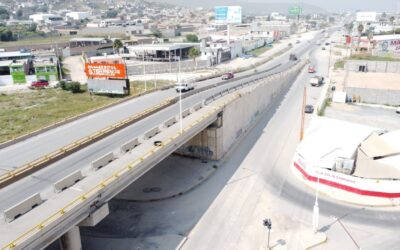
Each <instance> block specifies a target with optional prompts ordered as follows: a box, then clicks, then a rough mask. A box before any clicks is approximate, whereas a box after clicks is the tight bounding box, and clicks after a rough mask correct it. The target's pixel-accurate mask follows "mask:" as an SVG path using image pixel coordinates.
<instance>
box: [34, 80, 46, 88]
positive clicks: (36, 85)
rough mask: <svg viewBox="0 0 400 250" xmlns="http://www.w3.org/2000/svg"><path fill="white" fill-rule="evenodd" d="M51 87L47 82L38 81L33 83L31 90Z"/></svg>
mask: <svg viewBox="0 0 400 250" xmlns="http://www.w3.org/2000/svg"><path fill="white" fill-rule="evenodd" d="M48 86H49V82H48V81H47V80H38V81H34V82H32V83H31V88H45V87H48Z"/></svg>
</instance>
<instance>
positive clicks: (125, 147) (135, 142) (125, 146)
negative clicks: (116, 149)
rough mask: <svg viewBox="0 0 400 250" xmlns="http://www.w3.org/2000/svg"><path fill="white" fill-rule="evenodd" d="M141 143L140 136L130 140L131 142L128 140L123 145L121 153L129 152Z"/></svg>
mask: <svg viewBox="0 0 400 250" xmlns="http://www.w3.org/2000/svg"><path fill="white" fill-rule="evenodd" d="M139 145H140V142H139V139H138V138H135V139H133V140H130V141H129V142H127V143H125V144H123V145H122V146H121V153H126V152H129V151H131V150H132V149H134V148H135V147H137V146H139Z"/></svg>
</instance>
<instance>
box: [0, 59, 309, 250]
mask: <svg viewBox="0 0 400 250" xmlns="http://www.w3.org/2000/svg"><path fill="white" fill-rule="evenodd" d="M304 65H305V61H302V62H300V63H298V64H295V65H290V69H287V68H286V69H283V70H282V71H281V72H279V73H269V72H263V73H260V74H256V75H253V76H252V77H248V78H245V79H242V80H243V81H242V82H236V83H231V84H226V85H223V86H221V88H220V91H219V92H217V93H209V94H208V95H205V96H204V95H199V94H196V95H194V97H195V96H197V95H198V98H199V100H196V102H195V104H194V105H190V104H191V103H185V105H184V110H183V112H182V118H183V119H182V130H181V126H180V121H179V117H177V116H176V115H172V116H170V114H171V113H169V112H171V111H172V114H176V110H177V106H178V105H177V104H175V105H172V106H170V107H168V108H166V109H165V110H163V112H157V113H156V114H154V115H153V116H154V117H155V121H157V122H158V124H157V125H156V126H152V127H150V126H145V128H146V130H145V131H144V133H140V134H137V133H132V131H128V133H124V131H125V130H123V131H120V132H117V134H121V135H122V136H123V137H124V138H125V139H126V141H125V143H123V144H118V143H117V144H115V147H114V149H113V150H112V151H110V152H107V153H106V154H103V155H102V156H101V157H98V158H97V159H95V160H93V161H91V162H90V164H88V165H82V166H80V168H78V169H77V170H74V169H69V171H68V172H66V173H64V175H63V176H64V177H63V178H61V179H58V180H57V181H55V182H53V183H51V185H50V186H51V188H50V189H45V190H42V191H41V192H36V193H33V194H31V195H30V196H29V197H27V198H26V199H24V200H22V201H21V202H19V203H17V204H16V205H13V206H11V207H8V208H6V209H5V210H4V212H3V217H4V218H3V222H2V223H1V224H0V233H1V235H2V237H1V239H0V246H1V247H2V248H1V249H13V248H16V249H22V248H27V249H37V248H44V247H46V246H47V245H49V244H50V243H52V242H53V241H54V240H55V239H58V238H59V237H62V239H63V242H64V245H65V247H66V248H68V249H77V248H78V249H79V247H80V239H79V228H78V227H77V226H94V225H96V224H97V223H98V222H99V221H101V219H102V218H104V217H105V216H106V215H107V214H108V206H107V202H108V201H109V200H110V199H112V198H113V197H114V196H115V195H116V194H118V193H119V192H121V191H122V190H123V189H124V188H126V187H127V186H128V185H130V184H131V183H132V182H133V181H135V180H136V179H137V178H139V177H140V176H141V175H143V174H144V173H145V172H146V171H148V170H149V169H151V168H152V167H153V166H154V165H156V164H157V163H158V162H160V161H161V160H163V159H164V158H166V157H167V156H168V155H170V154H172V153H174V152H175V151H177V150H179V152H180V153H181V154H182V153H183V154H187V155H192V156H197V157H203V158H211V159H219V158H221V157H222V156H223V155H224V154H225V153H226V152H227V151H228V149H229V147H230V146H231V145H232V144H233V143H234V142H235V140H236V138H238V137H239V136H240V135H241V134H242V133H245V131H246V130H247V129H248V128H249V126H251V124H252V123H253V122H254V121H255V120H257V118H258V116H260V114H261V113H262V112H263V111H264V110H266V109H268V107H269V105H271V103H273V102H276V101H279V100H278V98H281V97H282V94H283V93H285V92H286V91H287V90H288V89H289V87H290V85H291V83H292V82H293V81H294V79H295V78H296V76H297V74H298V72H299V71H300V70H301V68H302V67H303V66H304ZM168 111H169V112H168ZM164 112H165V113H164ZM168 115H169V116H168ZM149 119H151V117H148V118H146V119H144V120H149ZM159 121H162V122H159ZM149 127H150V128H151V129H149ZM189 147H190V148H198V149H202V150H197V151H193V150H187V149H188V148H189ZM205 149H206V150H205ZM85 150H87V149H83V150H82V151H85ZM67 158H68V157H67ZM67 158H66V159H63V160H61V162H63V161H65V160H67ZM66 162H68V161H66ZM64 164H65V162H64ZM71 170H74V171H71ZM48 184H50V183H48Z"/></svg>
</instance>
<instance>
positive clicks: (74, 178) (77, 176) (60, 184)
mask: <svg viewBox="0 0 400 250" xmlns="http://www.w3.org/2000/svg"><path fill="white" fill-rule="evenodd" d="M83 178H84V176H83V175H82V172H81V171H80V170H78V171H75V172H73V173H71V174H69V175H67V176H66V177H64V178H62V179H61V180H59V181H57V182H56V183H54V184H53V187H54V192H56V193H59V192H62V191H63V190H65V189H67V188H69V187H70V186H72V185H74V184H75V183H77V182H78V181H80V180H82V179H83Z"/></svg>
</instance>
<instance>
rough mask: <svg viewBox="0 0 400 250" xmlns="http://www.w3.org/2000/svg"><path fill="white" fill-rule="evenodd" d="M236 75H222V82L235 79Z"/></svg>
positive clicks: (229, 73) (230, 73)
mask: <svg viewBox="0 0 400 250" xmlns="http://www.w3.org/2000/svg"><path fill="white" fill-rule="evenodd" d="M234 77H235V75H234V74H233V73H232V72H227V73H225V74H223V75H222V80H229V79H232V78H234Z"/></svg>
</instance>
